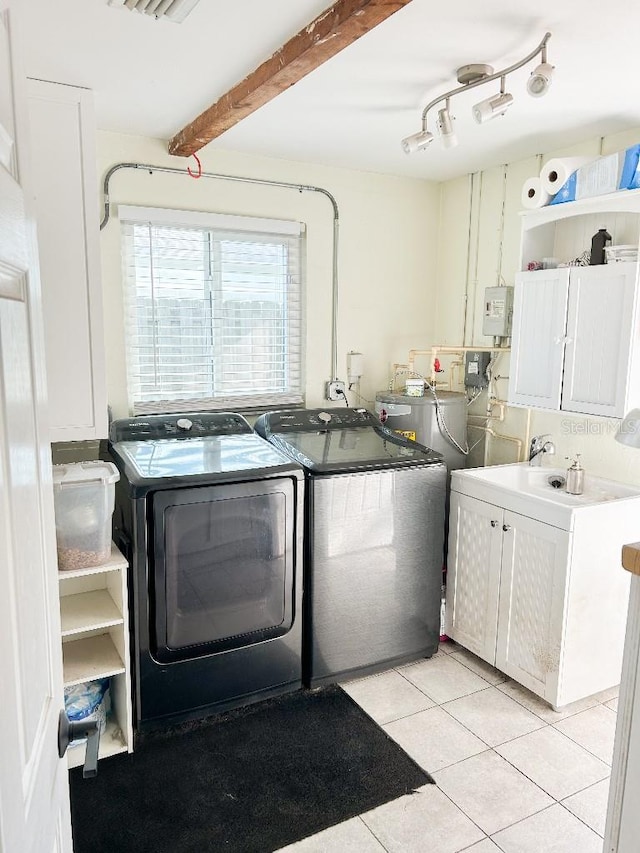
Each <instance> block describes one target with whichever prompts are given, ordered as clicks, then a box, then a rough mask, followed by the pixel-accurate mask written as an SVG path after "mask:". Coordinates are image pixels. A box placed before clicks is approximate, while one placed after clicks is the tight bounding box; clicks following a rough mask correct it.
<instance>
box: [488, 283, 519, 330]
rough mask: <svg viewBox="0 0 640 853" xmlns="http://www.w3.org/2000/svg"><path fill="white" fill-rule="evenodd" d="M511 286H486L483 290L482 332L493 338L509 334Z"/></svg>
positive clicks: (511, 315) (511, 300)
mask: <svg viewBox="0 0 640 853" xmlns="http://www.w3.org/2000/svg"><path fill="white" fill-rule="evenodd" d="M512 320H513V287H487V288H485V291H484V316H483V318H482V334H483V335H490V336H491V337H494V338H508V337H510V336H511V321H512Z"/></svg>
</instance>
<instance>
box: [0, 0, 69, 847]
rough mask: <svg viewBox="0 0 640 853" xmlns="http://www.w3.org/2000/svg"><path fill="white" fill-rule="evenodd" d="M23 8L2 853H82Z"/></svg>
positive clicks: (4, 176)
mask: <svg viewBox="0 0 640 853" xmlns="http://www.w3.org/2000/svg"><path fill="white" fill-rule="evenodd" d="M17 6H18V3H17V2H15V0H0V590H1V591H2V592H1V594H0V648H2V656H1V657H0V696H1V697H2V722H1V725H0V755H1V756H2V759H1V761H0V849H1V850H2V851H3V853H51V852H52V851H57V853H68V851H71V848H72V845H71V830H70V820H69V794H68V781H67V770H66V762H65V761H61V760H60V759H59V758H58V754H57V730H58V715H59V712H60V710H61V709H62V707H63V696H62V653H61V646H60V633H59V631H60V622H59V610H58V590H57V567H56V555H55V534H54V524H53V504H52V491H51V464H50V462H51V459H50V448H49V445H48V442H47V438H46V437H47V424H46V423H45V421H44V419H43V413H44V411H45V407H46V387H45V379H44V377H45V373H44V356H43V334H42V325H41V311H40V304H41V300H40V291H39V279H38V268H37V261H36V258H37V253H36V242H35V228H34V223H33V216H32V215H30V213H29V209H30V208H31V207H32V205H31V203H30V199H29V196H28V192H26V191H25V175H26V174H28V164H27V163H26V162H25V155H26V154H27V140H26V138H25V135H24V131H25V118H24V116H25V114H26V113H25V109H26V94H25V84H24V79H23V77H22V75H21V73H20V70H19V66H17V60H16V53H17V51H18V49H19V47H20V44H19V36H18V37H16V31H17V24H18V22H16V20H15V15H16V12H15V9H16V8H17Z"/></svg>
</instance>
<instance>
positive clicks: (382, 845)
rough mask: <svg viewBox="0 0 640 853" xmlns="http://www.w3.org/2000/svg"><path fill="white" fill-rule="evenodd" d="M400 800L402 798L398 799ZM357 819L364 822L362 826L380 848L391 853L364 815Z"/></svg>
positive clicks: (386, 852)
mask: <svg viewBox="0 0 640 853" xmlns="http://www.w3.org/2000/svg"><path fill="white" fill-rule="evenodd" d="M403 796H406V794H404V795H403ZM398 799H400V797H398ZM389 802H395V800H389ZM378 808H379V806H378ZM362 814H366V812H363V813H362ZM357 817H358V820H359V821H361V822H362V825H363V826H364V827H365V828H366V830H367V832H370V833H371V835H372V836H373V837H374V838H375V840H376V841H377V842H378V844H379V845H380V847H382V849H383V850H384V851H385V853H391V851H390V850H389V848H388V847H385V846H384V844H383V843H382V841H381V840H380V839H379V838H378V836H377V835H376V834H375V832H374V831H373V830H372V829H371V827H370V826H369V824H368V823H367V822H366V820H365V819H364V818H363V817H362V815H361V814H359V815H358V816H357Z"/></svg>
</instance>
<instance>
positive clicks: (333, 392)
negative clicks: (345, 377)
mask: <svg viewBox="0 0 640 853" xmlns="http://www.w3.org/2000/svg"><path fill="white" fill-rule="evenodd" d="M324 398H325V400H342V401H343V402H344V399H345V387H344V382H341V381H340V380H339V379H332V380H331V381H330V382H327V384H326V385H325V389H324Z"/></svg>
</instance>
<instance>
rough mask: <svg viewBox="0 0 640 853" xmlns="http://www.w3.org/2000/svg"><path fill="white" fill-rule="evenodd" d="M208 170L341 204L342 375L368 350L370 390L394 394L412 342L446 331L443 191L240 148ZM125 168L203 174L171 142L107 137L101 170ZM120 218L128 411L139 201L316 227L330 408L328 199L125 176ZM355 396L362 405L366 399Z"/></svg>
mask: <svg viewBox="0 0 640 853" xmlns="http://www.w3.org/2000/svg"><path fill="white" fill-rule="evenodd" d="M200 159H201V161H202V166H203V169H204V171H208V172H217V173H224V174H230V175H242V176H246V177H253V178H260V179H270V180H277V181H286V182H291V183H295V184H305V185H314V186H319V187H322V188H324V189H326V190H328V191H329V192H330V193H331V194H332V195H333V196H334V197H335V198H336V201H337V203H338V207H339V213H340V237H339V256H338V279H339V312H338V375H339V378H341V379H343V380H346V353H347V352H348V351H349V350H355V351H359V352H362V353H363V354H364V376H363V380H362V384H361V394H362V396H363V397H364V398H365V399H367V400H373V399H374V397H375V392H376V391H378V390H381V389H383V388H386V387H387V383H388V381H389V369H390V365H391V364H392V363H394V362H399V361H400V362H402V361H406V358H407V352H408V350H409V349H410V348H412V347H418V348H421V347H424V346H426V345H430V344H431V341H432V339H433V333H434V311H433V305H434V301H435V294H434V281H435V264H436V248H437V236H436V230H437V220H438V201H439V189H438V185H437V184H434V183H431V182H428V181H416V180H413V179H401V178H391V177H385V176H381V175H374V174H369V173H366V172H355V171H347V170H340V169H330V168H325V167H320V166H309V165H305V164H301V163H294V162H288V161H284V160H274V159H266V158H258V157H249V156H244V155H238V154H233V153H229V152H220V151H215V152H214V151H211V152H207V150H206V148H205V149H204V150H203V151H202V152H201V158H200ZM120 162H142V163H150V164H154V165H171V166H174V167H178V168H180V169H185V168H186V167H187V166H188V165H190V166H191V167H192V168H193V167H194V162H193V161H192V160H189V161H187V160H185V159H183V158H180V157H170V156H169V155H168V154H167V153H166V143H165V142H164V141H162V140H156V139H147V138H142V137H136V136H129V135H124V134H114V133H107V132H99V133H98V175H99V177H100V180H102V177H103V176H104V174H105V172H106V171H107V169H108V168H109V167H111V166H113V165H114V164H116V163H120ZM110 196H111V202H112V219H111V221H110V222H109V224H108V225H107V227H106V228H105V229H104V230H103V231H102V236H101V250H102V275H103V291H104V310H105V326H106V337H107V340H106V344H107V381H108V394H109V403H110V405H111V407H112V411H113V415H114V417H126V416H127V415H128V403H127V393H126V368H125V356H124V321H123V317H124V313H123V303H122V285H121V281H122V275H121V259H120V258H121V256H120V229H119V223H118V219H117V205H118V204H119V203H120V204H138V205H150V206H161V207H175V208H184V209H194V210H205V211H215V212H223V213H237V214H246V215H252V216H266V217H269V216H272V217H275V218H281V219H294V220H299V221H302V222H305V223H306V225H307V353H306V403H307V405H308V406H310V407H313V406H322V405H325V403H324V400H323V395H324V383H325V381H326V380H328V379H330V378H332V377H331V375H330V374H331V304H332V296H331V285H332V255H331V246H332V234H333V211H332V208H331V204H330V203H329V201H328V199H327V198H326V197H324V196H323V195H321V194H319V193H309V192H305V193H300V192H297V191H293V190H288V189H281V188H273V187H264V186H256V185H247V184H239V183H232V182H228V181H219V180H210V179H206V178H202V179H200V180H193V179H191V178H189V177H185V176H182V175H178V176H175V175H166V174H161V173H156V174H154V175H149V174H148V173H147V172H143V171H134V170H121V171H118V172H116V173H115V175H114V177H113V178H112V181H111V193H110ZM356 402H357V401H356V400H355V399H354V398H353V397H350V403H351V404H352V405H353V404H356Z"/></svg>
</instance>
